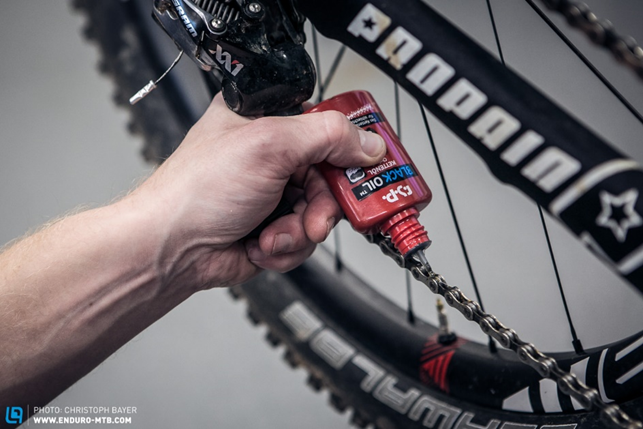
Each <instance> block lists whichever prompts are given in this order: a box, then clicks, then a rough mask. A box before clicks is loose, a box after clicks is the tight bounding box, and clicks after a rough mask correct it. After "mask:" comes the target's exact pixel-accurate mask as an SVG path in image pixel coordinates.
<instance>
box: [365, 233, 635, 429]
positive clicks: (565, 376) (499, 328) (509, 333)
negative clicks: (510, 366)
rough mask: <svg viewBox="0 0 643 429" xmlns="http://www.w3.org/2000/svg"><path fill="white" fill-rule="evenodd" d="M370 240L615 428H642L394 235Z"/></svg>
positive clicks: (482, 328) (499, 341)
mask: <svg viewBox="0 0 643 429" xmlns="http://www.w3.org/2000/svg"><path fill="white" fill-rule="evenodd" d="M366 238H367V239H368V241H369V242H371V243H374V244H377V245H378V246H379V247H380V249H381V250H382V252H383V253H384V254H385V255H387V256H389V257H391V258H393V259H394V260H395V262H397V264H398V265H399V266H401V267H402V268H405V269H407V270H409V271H410V272H411V274H412V275H413V277H414V278H415V279H417V280H419V281H420V282H422V283H424V284H425V285H426V286H427V287H428V288H429V289H430V290H431V292H433V293H435V294H438V295H442V296H443V297H444V300H445V301H446V302H447V304H449V306H451V307H453V308H455V309H456V310H458V311H459V312H460V313H462V315H463V316H464V317H465V318H466V319H467V320H471V321H473V322H475V323H477V324H478V325H479V326H480V329H481V330H482V332H484V333H485V334H487V335H489V336H490V337H492V338H493V339H495V340H496V341H498V343H500V344H501V345H502V346H503V347H505V348H507V349H510V350H513V351H514V352H515V353H516V354H517V355H518V359H520V361H521V362H523V363H525V364H526V365H528V366H530V367H532V368H533V369H535V370H536V372H538V374H539V375H540V376H542V377H546V378H550V379H552V380H554V381H555V382H556V383H557V385H558V387H559V388H560V390H561V391H562V392H563V393H565V394H566V395H569V396H571V397H573V398H574V399H576V400H577V401H578V402H579V403H580V404H581V405H582V406H583V407H584V408H585V409H587V410H590V411H591V410H599V411H600V414H601V418H602V419H603V420H604V422H606V424H608V425H610V426H611V427H614V428H626V429H641V428H643V424H641V422H639V421H638V420H634V419H632V418H631V417H629V416H628V415H627V414H625V412H624V411H623V410H621V409H620V407H619V406H618V405H616V404H606V403H605V402H603V400H602V399H601V397H600V395H599V393H598V391H596V389H594V388H591V387H588V386H586V385H585V384H583V383H582V382H581V381H580V380H578V378H577V377H576V376H575V375H574V374H572V373H570V372H567V371H563V370H562V369H561V368H560V366H558V363H557V362H556V360H555V359H554V358H552V357H550V356H547V355H545V354H543V353H541V352H540V351H538V349H537V348H536V346H534V345H533V344H531V343H528V342H526V341H523V340H521V339H520V337H518V334H517V333H516V332H515V331H514V330H513V329H509V328H507V327H506V326H505V325H503V324H502V323H501V322H500V321H499V320H498V319H497V318H496V316H494V315H492V314H488V313H485V312H483V311H482V309H481V308H480V304H478V303H477V302H475V301H472V300H470V299H469V298H467V297H466V296H465V295H464V293H462V291H461V290H460V289H459V288H458V287H456V286H450V285H449V284H447V282H446V280H445V279H444V277H442V276H441V275H439V274H437V273H435V272H433V270H432V269H431V268H430V267H428V266H425V265H424V264H422V263H421V262H420V261H418V260H416V259H414V258H408V259H405V258H404V257H402V255H401V254H400V253H399V252H398V251H397V250H396V249H395V246H394V245H393V243H392V242H391V240H390V238H388V237H385V236H383V235H381V234H377V235H368V236H366Z"/></svg>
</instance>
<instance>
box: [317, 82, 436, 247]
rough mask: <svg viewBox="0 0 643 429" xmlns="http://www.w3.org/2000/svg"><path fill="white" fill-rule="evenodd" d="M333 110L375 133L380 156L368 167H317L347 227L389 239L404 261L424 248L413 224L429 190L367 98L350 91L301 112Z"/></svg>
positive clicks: (421, 234) (420, 230)
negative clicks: (380, 146)
mask: <svg viewBox="0 0 643 429" xmlns="http://www.w3.org/2000/svg"><path fill="white" fill-rule="evenodd" d="M326 110H338V111H340V112H342V113H343V114H345V115H346V117H347V118H348V119H349V120H350V121H351V122H353V123H354V124H355V125H357V126H358V127H360V128H362V129H364V130H366V131H369V132H374V133H377V134H379V135H380V136H381V137H382V138H383V139H384V141H385V142H386V156H385V157H384V159H383V160H382V161H381V162H380V163H379V164H377V165H373V166H371V167H355V168H338V167H335V166H332V165H330V164H328V163H321V164H319V165H318V167H319V170H320V171H321V173H322V175H323V176H324V178H325V179H326V181H327V182H328V184H329V186H330V188H331V191H332V192H333V195H334V196H335V199H337V201H338V202H339V205H340V206H341V207H342V210H344V213H345V214H346V217H347V218H348V221H349V222H350V224H351V225H352V227H353V228H354V229H355V230H356V231H357V232H360V233H362V234H375V233H377V232H382V233H383V234H385V235H389V236H390V237H391V240H392V242H393V244H395V247H396V248H397V250H399V251H400V253H401V254H402V255H403V256H405V257H407V256H410V255H412V254H414V253H415V251H416V250H418V249H423V248H425V247H427V246H428V245H429V244H430V241H429V237H428V235H427V233H426V231H425V230H424V227H423V226H422V225H421V224H420V222H419V221H418V219H417V218H418V216H419V211H420V210H422V209H423V208H424V207H426V206H427V205H428V204H429V202H430V201H431V197H432V195H431V190H430V189H429V187H428V186H427V184H426V183H425V182H424V179H422V176H420V173H419V172H418V170H417V168H416V167H415V164H413V161H411V158H410V157H409V155H408V153H407V152H406V150H405V149H404V147H403V146H402V143H401V142H400V140H399V139H398V138H397V135H396V134H395V132H394V131H393V128H391V126H390V125H389V123H388V121H387V120H386V118H385V117H384V114H383V113H382V111H381V109H380V108H379V107H378V106H377V103H376V102H375V99H373V96H372V95H371V94H370V93H368V92H366V91H351V92H346V93H344V94H340V95H338V96H336V97H333V98H331V99H329V100H326V101H323V102H322V103H320V104H318V105H317V106H315V107H313V108H312V109H310V110H308V111H307V112H306V113H313V112H323V111H326Z"/></svg>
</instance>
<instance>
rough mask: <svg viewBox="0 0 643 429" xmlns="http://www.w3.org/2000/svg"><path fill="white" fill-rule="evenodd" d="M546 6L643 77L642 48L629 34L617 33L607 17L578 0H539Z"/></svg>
mask: <svg viewBox="0 0 643 429" xmlns="http://www.w3.org/2000/svg"><path fill="white" fill-rule="evenodd" d="M541 2H542V3H543V4H544V5H545V6H547V8H549V9H551V10H554V11H556V12H558V13H560V14H562V15H563V16H565V18H566V19H567V22H569V24H570V25H571V26H572V27H576V28H579V29H580V30H581V31H583V32H584V33H585V35H586V36H587V37H589V39H590V40H591V41H592V42H594V43H595V44H597V45H600V46H603V47H605V48H607V49H609V50H610V51H611V52H612V55H614V57H615V58H616V59H617V60H618V61H620V62H622V63H625V64H626V65H627V66H628V67H630V68H631V69H632V70H634V72H635V73H636V74H637V75H638V76H639V77H640V78H642V79H643V49H642V48H641V47H640V46H639V45H638V43H637V42H636V40H634V38H633V37H630V36H624V35H621V34H619V33H618V32H617V31H616V30H615V29H614V25H613V24H612V23H611V22H610V21H608V20H607V19H603V18H599V17H597V16H596V15H595V14H594V13H593V12H592V11H591V10H590V9H589V7H588V6H587V5H586V4H585V3H583V2H581V1H578V0H541Z"/></svg>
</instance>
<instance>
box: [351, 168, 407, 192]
mask: <svg viewBox="0 0 643 429" xmlns="http://www.w3.org/2000/svg"><path fill="white" fill-rule="evenodd" d="M360 170H361V169H360ZM346 174H347V175H348V170H346ZM415 176H417V172H416V171H415V170H414V169H413V166H412V165H410V164H405V165H400V166H399V167H396V168H391V169H388V170H386V171H383V172H381V173H379V174H376V175H374V176H371V177H370V178H368V180H365V181H363V182H362V183H360V184H359V185H357V186H355V187H354V188H352V191H353V194H354V195H355V198H357V200H358V201H362V200H363V199H364V198H366V197H368V196H369V195H371V194H373V193H374V192H377V191H379V190H380V189H382V188H385V187H387V186H389V185H392V184H393V183H397V182H400V181H402V180H405V179H408V178H409V177H415ZM362 177H363V176H362ZM349 180H350V177H349ZM400 195H402V194H400ZM409 195H410V194H409ZM402 196H404V195H402ZM396 201H397V199H396Z"/></svg>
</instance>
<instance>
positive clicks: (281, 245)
mask: <svg viewBox="0 0 643 429" xmlns="http://www.w3.org/2000/svg"><path fill="white" fill-rule="evenodd" d="M290 246H292V236H291V235H290V234H285V233H284V234H277V235H276V236H275V241H274V243H273V244H272V252H271V254H272V255H278V254H280V253H286V252H288V251H289V250H290Z"/></svg>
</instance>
